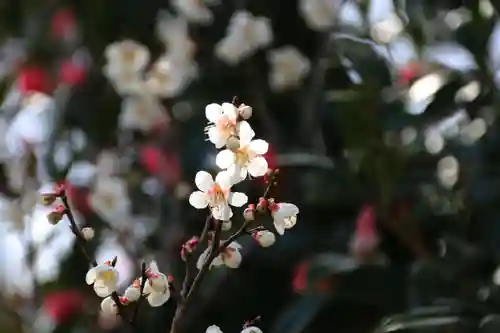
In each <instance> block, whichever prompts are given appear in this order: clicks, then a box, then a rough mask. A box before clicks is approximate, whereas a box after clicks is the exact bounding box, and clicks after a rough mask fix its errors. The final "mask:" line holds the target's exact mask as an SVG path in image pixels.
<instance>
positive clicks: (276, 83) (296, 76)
mask: <svg viewBox="0 0 500 333" xmlns="http://www.w3.org/2000/svg"><path fill="white" fill-rule="evenodd" d="M268 59H269V63H270V64H271V70H270V73H269V85H270V86H271V89H273V90H274V91H283V90H286V89H288V88H296V87H298V86H299V85H300V83H301V81H302V80H303V79H304V78H305V77H306V76H307V74H308V73H309V70H310V68H311V64H310V61H309V59H308V58H306V57H305V56H303V55H302V54H301V53H300V52H299V51H298V50H297V49H296V48H295V47H293V46H284V47H282V48H279V49H274V50H271V51H269V53H268Z"/></svg>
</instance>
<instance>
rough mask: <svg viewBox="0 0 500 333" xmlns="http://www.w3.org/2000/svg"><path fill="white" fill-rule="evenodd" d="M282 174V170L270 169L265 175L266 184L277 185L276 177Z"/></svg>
mask: <svg viewBox="0 0 500 333" xmlns="http://www.w3.org/2000/svg"><path fill="white" fill-rule="evenodd" d="M279 173H280V169H274V170H273V169H269V170H267V173H266V174H265V175H264V183H265V184H268V185H273V186H275V185H277V184H278V183H277V181H276V176H277V175H278V174H279Z"/></svg>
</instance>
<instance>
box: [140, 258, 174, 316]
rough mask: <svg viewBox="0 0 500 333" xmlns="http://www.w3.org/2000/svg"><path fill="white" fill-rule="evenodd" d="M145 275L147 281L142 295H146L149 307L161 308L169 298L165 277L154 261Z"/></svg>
mask: <svg viewBox="0 0 500 333" xmlns="http://www.w3.org/2000/svg"><path fill="white" fill-rule="evenodd" d="M146 275H147V279H148V281H147V282H146V284H145V285H144V294H145V295H148V296H147V300H148V302H149V305H151V306H153V307H158V306H162V305H163V304H165V302H167V301H168V300H169V298H170V288H169V285H168V278H167V276H166V275H165V274H163V273H161V272H160V271H159V269H158V266H157V265H156V262H154V261H153V262H152V263H151V264H150V267H149V268H148V270H147V271H146Z"/></svg>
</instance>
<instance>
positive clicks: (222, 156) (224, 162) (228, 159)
mask: <svg viewBox="0 0 500 333" xmlns="http://www.w3.org/2000/svg"><path fill="white" fill-rule="evenodd" d="M234 160H235V156H234V153H233V152H232V151H230V150H229V149H224V150H222V151H220V152H219V153H218V154H217V157H216V158H215V164H217V166H218V167H219V168H221V169H227V168H229V167H230V166H231V165H232V164H234Z"/></svg>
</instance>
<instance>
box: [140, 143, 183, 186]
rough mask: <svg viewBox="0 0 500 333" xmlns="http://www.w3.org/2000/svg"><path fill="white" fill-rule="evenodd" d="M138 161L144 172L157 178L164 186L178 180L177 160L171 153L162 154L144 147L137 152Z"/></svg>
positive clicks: (154, 149) (150, 147)
mask: <svg viewBox="0 0 500 333" xmlns="http://www.w3.org/2000/svg"><path fill="white" fill-rule="evenodd" d="M139 161H140V164H141V165H142V167H143V168H144V169H145V170H146V172H148V173H149V174H151V175H156V176H159V177H160V179H161V180H162V181H163V183H164V184H166V185H172V184H175V183H177V182H178V181H179V180H180V177H181V171H180V166H179V159H178V157H177V155H175V154H173V153H162V152H161V151H160V149H158V148H157V147H153V146H144V147H142V149H141V150H140V152H139Z"/></svg>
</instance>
